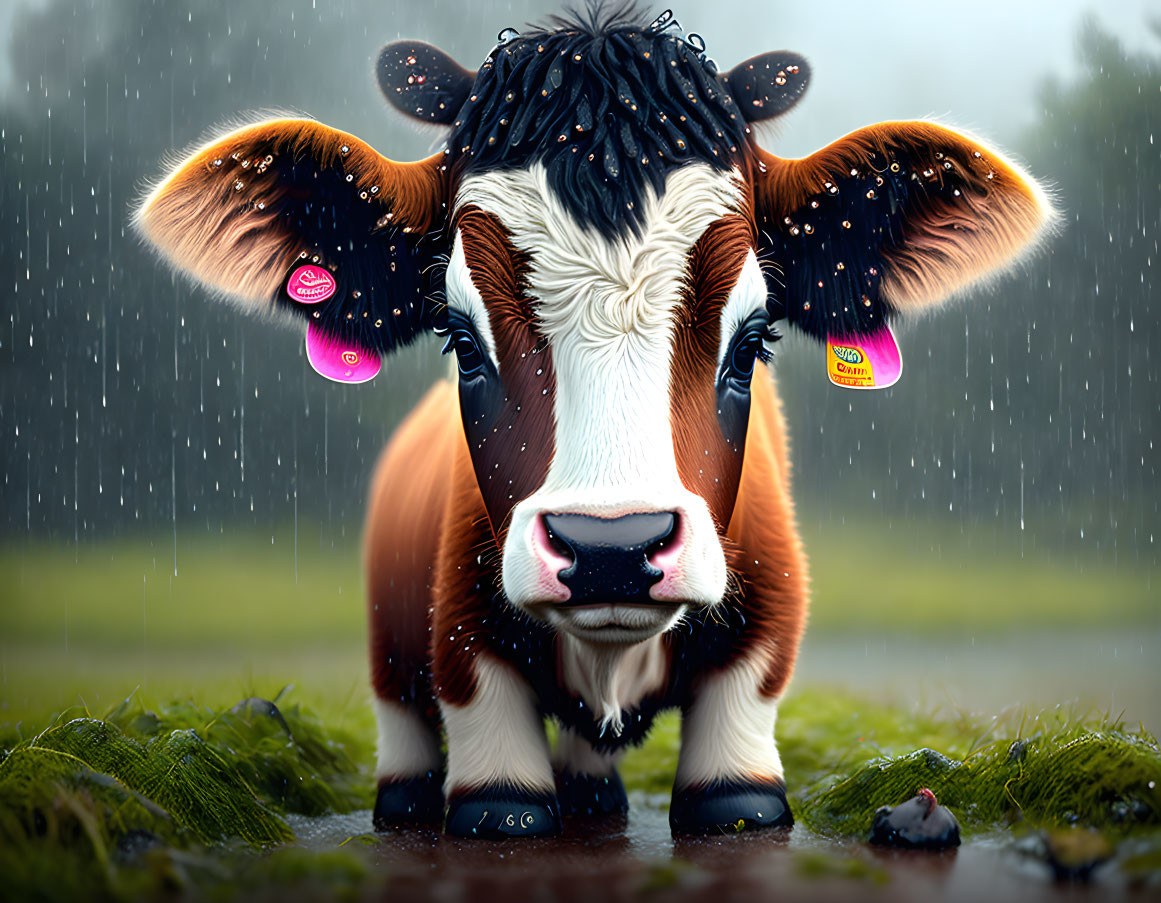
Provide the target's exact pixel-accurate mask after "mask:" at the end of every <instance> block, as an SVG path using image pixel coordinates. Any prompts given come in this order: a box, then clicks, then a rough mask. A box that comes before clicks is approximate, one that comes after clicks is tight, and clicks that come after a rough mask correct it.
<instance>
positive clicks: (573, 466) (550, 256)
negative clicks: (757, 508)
mask: <svg viewBox="0 0 1161 903" xmlns="http://www.w3.org/2000/svg"><path fill="white" fill-rule="evenodd" d="M641 203H642V206H643V210H642V218H641V219H642V222H643V223H644V227H643V229H642V232H641V234H639V235H634V234H626V235H621V236H611V237H610V236H606V235H603V234H601V233H599V232H598V231H596V230H595V229H593V228H591V227H589V226H586V225H583V224H581V223H578V222H577V221H576V220H575V219H574V218H573V217H572V214H571V213H570V212H569V211H568V210H567V209H566V208H565V207H564V205H563V204H562V203H561V202H560V200H559V199H558V198H557V197H556V196H555V195H554V194H553V192H552V191H551V189H550V188H549V185H548V181H547V176H546V173H545V170H544V168H543V167H542V166H540V165H539V164H537V165H534V166H532V167H530V168H529V169H526V170H517V171H503V172H492V173H483V174H479V175H472V176H469V177H468V178H466V179H465V180H464V182H463V184H462V185H461V187H460V191H459V195H458V197H457V204H459V205H461V206H462V205H467V204H473V205H475V206H478V207H480V208H481V209H483V210H485V211H487V212H489V213H492V214H494V215H495V216H497V217H498V218H499V219H500V221H501V222H502V223H503V224H504V226H505V227H506V228H507V229H508V231H509V233H510V235H511V237H512V242H513V244H514V245H515V246H516V248H517V249H519V250H520V251H523V252H525V253H526V254H528V255H529V257H530V260H531V265H530V272H529V279H528V281H529V295H530V297H532V298H533V299H534V305H535V309H536V313H537V316H538V317H539V319H540V321H541V324H542V328H543V329H544V331H545V333H546V334H547V335H548V336H549V338H550V340H551V342H552V359H553V366H554V369H555V372H556V409H555V414H556V428H555V434H556V435H555V438H556V451H555V454H554V456H553V459H552V462H551V464H550V466H549V471H548V476H547V478H546V479H545V482H544V485H543V486H542V487H541V488H540V489H539V490H538V491H537V492H535V493H533V494H532V495H531V496H530V497H528V498H527V499H525V500H524V501H522V502H521V503H520V504H519V505H517V506H516V508H515V509H514V510H513V516H512V523H511V528H510V530H509V532H508V539H507V542H506V543H505V547H504V562H503V584H504V591H505V593H506V595H507V596H508V599H509V601H510V602H512V604H514V605H516V606H518V607H519V606H522V605H525V604H528V603H531V602H536V601H538V600H537V598H536V587H537V585H538V583H539V578H540V576H541V574H540V572H541V570H542V569H541V568H540V566H539V563H538V561H537V560H536V557H535V553H534V551H533V546H532V529H533V525H534V523H535V519H536V518H537V517H538V516H539V515H540V514H541V513H542V512H545V511H550V512H551V511H556V512H575V513H582V514H591V515H596V516H603V517H616V516H619V515H622V514H627V513H633V512H644V511H676V512H678V516H679V517H680V518H681V520H682V528H683V531H684V533H683V539H684V544H683V548H682V551H681V553H680V556H679V558H678V559H677V562H676V570H677V572H678V573H679V574H680V575H681V578H680V581H679V583H678V585H679V587H680V590H681V595H682V599H683V601H689V602H694V603H701V604H703V605H713V604H715V603H717V602H718V601H720V599H721V597H722V594H723V592H724V591H725V583H726V566H725V556H724V555H723V553H722V549H721V544H720V541H719V539H718V536H717V531H716V529H715V527H714V524H713V520H712V518H711V516H710V513H709V509H708V507H707V506H706V503H705V501H704V500H703V499H702V498H701V497H700V496H698V495H695V494H694V493H692V492H690V491H688V490H687V489H686V488H685V487H684V486H683V485H682V483H681V478H680V476H679V475H678V470H677V461H676V456H675V453H674V448H673V435H672V428H671V425H670V422H669V413H670V404H669V384H670V363H671V359H672V352H673V348H672V346H673V342H672V334H673V319H674V312H675V310H676V309H677V307H678V305H679V304H680V303H681V297H682V292H683V288H684V283H685V279H686V278H687V268H688V258H689V253H690V250H691V249H692V248H693V246H694V244H695V243H696V242H697V240H698V239H699V238H700V237H701V235H702V233H703V232H705V230H706V228H707V227H708V226H709V225H710V224H711V223H713V222H714V221H716V220H718V219H720V218H722V217H723V216H726V215H728V214H732V213H737V212H739V211H740V209H741V208H742V205H743V200H742V190H741V182H740V178H739V176H738V175H737V174H736V173H722V172H718V171H715V170H713V169H712V168H711V167H709V166H708V165H706V164H691V165H688V166H683V167H681V168H680V169H676V170H673V171H672V172H670V173H669V176H668V178H667V182H666V190H665V192H664V193H663V194H662V195H661V196H659V197H658V196H656V195H655V194H653V193H652V192H647V193H646V195H645V197H643V198H642V201H641Z"/></svg>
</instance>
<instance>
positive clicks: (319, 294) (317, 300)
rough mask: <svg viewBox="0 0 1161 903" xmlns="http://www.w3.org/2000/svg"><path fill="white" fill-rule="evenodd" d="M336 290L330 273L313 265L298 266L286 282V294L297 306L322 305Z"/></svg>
mask: <svg viewBox="0 0 1161 903" xmlns="http://www.w3.org/2000/svg"><path fill="white" fill-rule="evenodd" d="M336 288H338V284H337V283H336V282H335V277H334V276H332V275H331V273H330V271H329V270H327V269H326V268H325V267H320V266H316V265H315V264H313V263H307V264H304V265H303V266H300V267H299V268H298V269H297V270H295V271H294V272H293V273H291V274H290V279H288V280H287V281H286V294H288V295H290V300H291V301H297V302H298V303H299V304H322V302H324V301H325V300H326V299H327V298H329V297H330V296H331V295H333V294H334V293H335V289H336Z"/></svg>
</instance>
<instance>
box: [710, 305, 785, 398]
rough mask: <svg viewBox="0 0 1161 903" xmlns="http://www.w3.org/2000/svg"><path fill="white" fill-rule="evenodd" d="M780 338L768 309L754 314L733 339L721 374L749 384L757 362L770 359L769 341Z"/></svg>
mask: <svg viewBox="0 0 1161 903" xmlns="http://www.w3.org/2000/svg"><path fill="white" fill-rule="evenodd" d="M779 338H781V337H780V336H779V335H778V332H777V331H776V330H775V329H774V328H773V327H772V326H771V325H770V318H769V315H768V314H767V313H766V311H765V310H760V311H757V312H756V313H754V314H751V315H750V317H749V318H748V319H747V320H746V321H745V322H744V323H742V325H741V326H739V327H738V329H737V332H735V333H734V337H733V338H732V339H731V340H730V344H729V347H727V348H726V356H725V360H723V361H722V369H721V373H720V375H719V378H720V379H721V380H723V381H728V382H731V383H734V384H736V385H740V386H745V385H748V384H749V382H750V378H751V377H752V376H753V375H754V362H755V361H758V360H761V361H763V362H765V361H768V360H769V359H770V356H771V355H770V350H769V348H768V347H767V343H771V344H773V343H774V342H776V341H778V339H779Z"/></svg>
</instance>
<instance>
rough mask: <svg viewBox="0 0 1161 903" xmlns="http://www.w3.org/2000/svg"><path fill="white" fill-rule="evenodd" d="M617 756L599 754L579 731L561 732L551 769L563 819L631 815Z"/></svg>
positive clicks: (614, 754) (566, 730)
mask: <svg viewBox="0 0 1161 903" xmlns="http://www.w3.org/2000/svg"><path fill="white" fill-rule="evenodd" d="M619 758H620V755H619V754H616V753H599V752H597V751H596V750H595V749H593V747H592V744H590V743H589V742H588V741H587V740H585V739H584V738H583V737H582V736H580V735H579V734H578V733H576V731H573V730H570V729H569V728H567V727H562V728H561V729H560V734H559V735H558V736H557V741H556V749H555V750H553V753H552V767H553V771H554V772H555V773H556V795H557V798H558V799H559V800H560V812H561V815H619V814H621V813H624V812H628V811H629V798H628V796H626V794H625V785H624V784H623V783H622V782H621V776H620V775H619V774H617V760H618V759H619Z"/></svg>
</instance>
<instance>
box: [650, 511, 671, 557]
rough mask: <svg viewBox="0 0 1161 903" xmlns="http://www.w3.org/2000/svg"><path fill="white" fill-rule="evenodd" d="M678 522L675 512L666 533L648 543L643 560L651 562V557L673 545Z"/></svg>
mask: <svg viewBox="0 0 1161 903" xmlns="http://www.w3.org/2000/svg"><path fill="white" fill-rule="evenodd" d="M678 524H679V522H678V519H677V515H676V514H675V515H674V516H673V523H672V526H670V528H669V532H668V533H666V534H665V535H664V536H662V537H661V538H660V539H658V540H656V541H655V542H653V543H651V544H650V545H649V547H648V548H646V549H645V560H646V561H648V562H649V563H650V564H652V563H653V559H654V558H655V557H657V556H658V555H660V554H661V553H662V552H664V551H665V550H666V549H669V548H670V547H672V546H673V544H674V542H676V541H677V534H678V532H679V526H678Z"/></svg>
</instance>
